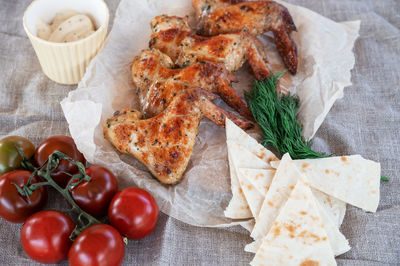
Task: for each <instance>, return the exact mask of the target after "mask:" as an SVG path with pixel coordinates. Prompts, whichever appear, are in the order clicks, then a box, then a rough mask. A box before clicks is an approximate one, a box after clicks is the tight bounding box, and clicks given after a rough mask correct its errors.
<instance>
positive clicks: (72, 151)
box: [34, 136, 86, 187]
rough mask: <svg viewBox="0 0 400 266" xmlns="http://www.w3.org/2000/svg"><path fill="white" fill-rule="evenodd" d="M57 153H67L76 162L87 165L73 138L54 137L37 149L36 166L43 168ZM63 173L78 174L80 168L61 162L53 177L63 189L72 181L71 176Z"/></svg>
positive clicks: (65, 161)
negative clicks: (53, 154) (54, 153)
mask: <svg viewBox="0 0 400 266" xmlns="http://www.w3.org/2000/svg"><path fill="white" fill-rule="evenodd" d="M55 151H60V152H62V153H65V154H66V155H68V156H69V157H71V158H72V159H73V160H74V161H79V162H81V163H83V164H85V163H86V160H85V157H83V154H82V153H80V152H79V150H78V148H77V147H76V145H75V142H74V140H73V139H72V138H71V137H68V136H53V137H50V138H48V139H46V140H45V141H43V142H42V143H40V144H39V146H38V147H37V148H36V150H35V155H34V162H35V165H36V166H41V165H42V164H44V163H45V162H46V160H47V159H48V158H49V156H50V155H51V154H52V153H53V152H55ZM63 172H67V173H69V174H76V173H77V172H78V167H77V166H76V165H74V164H72V163H70V162H69V161H67V160H61V161H60V163H59V165H58V167H57V169H56V170H55V171H54V172H53V173H52V174H51V177H52V178H53V179H54V181H56V182H57V184H59V185H60V186H61V187H65V186H66V185H67V183H68V181H69V179H70V176H68V175H67V174H65V173H63Z"/></svg>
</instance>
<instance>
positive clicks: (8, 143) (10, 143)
mask: <svg viewBox="0 0 400 266" xmlns="http://www.w3.org/2000/svg"><path fill="white" fill-rule="evenodd" d="M16 146H18V147H19V148H20V149H21V150H22V151H23V152H24V154H25V157H26V158H31V157H32V155H33V153H34V152H35V146H33V144H32V142H30V141H29V140H28V139H26V138H23V137H19V136H9V137H5V138H3V139H1V140H0V175H3V174H4V173H7V172H10V171H12V170H16V169H20V168H21V162H22V157H21V155H20V154H19V153H18V150H17V148H16Z"/></svg>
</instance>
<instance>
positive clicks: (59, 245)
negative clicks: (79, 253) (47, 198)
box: [21, 210, 75, 263]
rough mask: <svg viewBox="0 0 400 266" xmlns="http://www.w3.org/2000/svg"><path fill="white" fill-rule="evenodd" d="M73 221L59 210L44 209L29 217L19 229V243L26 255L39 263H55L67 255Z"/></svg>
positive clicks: (73, 226)
mask: <svg viewBox="0 0 400 266" xmlns="http://www.w3.org/2000/svg"><path fill="white" fill-rule="evenodd" d="M74 228H75V224H74V222H73V221H72V220H71V218H69V217H68V216H67V215H65V214H64V213H62V212H60V211H53V210H46V211H41V212H37V213H35V214H34V215H32V216H31V217H29V218H28V219H27V220H26V222H25V223H24V225H23V226H22V230H21V243H22V247H23V249H24V250H25V252H26V254H28V256H29V257H30V258H31V259H33V260H35V261H38V262H40V263H57V262H60V261H62V260H63V259H65V258H66V257H67V254H68V250H69V248H70V246H71V245H72V241H71V240H70V239H69V236H70V235H71V233H72V231H73V230H74Z"/></svg>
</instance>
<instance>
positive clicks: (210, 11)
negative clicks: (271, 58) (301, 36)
mask: <svg viewBox="0 0 400 266" xmlns="http://www.w3.org/2000/svg"><path fill="white" fill-rule="evenodd" d="M192 1H193V2H192V3H193V7H194V9H195V12H196V16H197V19H198V21H199V24H198V29H199V30H198V33H199V34H201V35H207V36H214V35H218V34H226V33H233V32H239V31H243V30H244V31H246V32H248V33H249V34H251V35H253V36H257V35H260V34H262V33H264V32H267V31H272V33H273V34H274V39H275V43H276V47H277V49H278V52H279V54H280V55H281V57H282V59H283V62H284V63H285V65H286V67H287V68H288V69H289V71H290V72H291V73H292V74H295V73H296V72H297V48H296V43H295V42H294V41H293V40H292V38H291V36H290V33H291V32H292V31H295V30H296V26H295V24H294V22H293V19H292V17H291V15H290V13H289V11H288V10H287V8H285V7H284V6H282V5H280V4H278V3H276V2H274V1H251V2H245V1H238V0H192Z"/></svg>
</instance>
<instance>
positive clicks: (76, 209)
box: [0, 136, 159, 266]
mask: <svg viewBox="0 0 400 266" xmlns="http://www.w3.org/2000/svg"><path fill="white" fill-rule="evenodd" d="M0 175H1V177H0V216H1V217H2V218H4V219H5V220H7V221H9V222H13V223H23V226H22V229H21V238H20V239H21V245H22V247H23V249H24V251H25V252H26V254H27V255H28V256H29V257H30V258H31V259H33V260H35V261H38V262H41V263H57V262H60V261H62V260H64V259H66V258H68V262H69V264H70V265H72V266H74V265H85V266H86V265H110V266H111V265H120V264H121V263H122V261H123V258H124V254H125V244H126V243H127V239H140V238H143V237H145V236H147V235H148V234H150V233H151V232H152V231H153V229H154V227H155V226H156V223H157V219H158V214H159V211H158V206H157V203H156V201H155V200H154V198H153V197H152V196H151V194H150V193H148V192H147V191H145V190H142V189H140V188H135V187H129V188H125V189H123V190H121V191H118V183H117V179H116V177H115V176H114V174H113V173H112V172H111V171H110V170H109V169H107V168H105V167H102V166H90V167H86V160H85V158H84V156H83V154H82V153H80V152H79V150H78V149H77V147H76V145H75V143H74V141H73V139H72V138H71V137H68V136H53V137H50V138H48V139H46V140H45V141H43V142H42V143H41V144H39V146H37V147H36V148H35V147H34V145H33V144H32V143H31V142H30V141H29V140H28V139H26V138H23V137H19V136H10V137H6V138H4V139H2V140H0ZM49 188H52V189H55V190H57V191H58V192H59V193H60V194H61V195H62V196H63V197H64V198H65V199H66V201H67V202H68V204H69V205H70V206H71V209H70V211H69V212H68V214H69V215H67V214H65V213H63V212H61V211H58V210H42V209H43V208H44V207H45V205H46V203H47V200H48V199H47V189H49Z"/></svg>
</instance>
